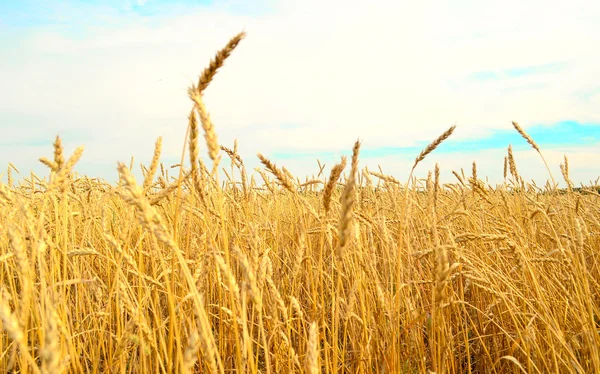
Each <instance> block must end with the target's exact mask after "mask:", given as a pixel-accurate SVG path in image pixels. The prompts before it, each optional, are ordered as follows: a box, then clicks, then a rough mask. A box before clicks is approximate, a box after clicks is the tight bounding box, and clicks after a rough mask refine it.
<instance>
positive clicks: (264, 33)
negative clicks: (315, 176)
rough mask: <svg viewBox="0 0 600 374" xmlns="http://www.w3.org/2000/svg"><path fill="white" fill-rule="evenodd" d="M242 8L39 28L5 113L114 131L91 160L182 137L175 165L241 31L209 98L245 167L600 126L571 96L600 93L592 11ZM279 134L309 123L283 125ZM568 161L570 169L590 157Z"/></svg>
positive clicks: (13, 76)
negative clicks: (195, 113)
mask: <svg viewBox="0 0 600 374" xmlns="http://www.w3.org/2000/svg"><path fill="white" fill-rule="evenodd" d="M139 2H140V1H138V3H139ZM141 2H144V1H141ZM232 4H235V2H229V8H227V6H226V5H223V4H221V5H219V6H215V7H199V8H194V9H193V10H190V11H189V12H187V13H186V14H180V15H172V14H170V15H167V16H162V17H161V16H157V17H154V18H149V19H148V18H142V17H131V15H126V16H123V15H119V14H118V13H117V12H115V13H110V12H107V13H105V14H103V17H105V18H107V17H108V16H110V19H111V20H112V22H110V23H107V24H106V25H105V26H102V25H100V26H99V25H95V26H94V27H90V28H87V29H86V28H84V27H83V25H79V26H81V32H80V33H77V34H74V33H72V32H70V33H67V32H65V31H63V30H61V29H53V28H51V27H50V28H47V29H44V30H43V31H37V32H34V33H33V34H32V35H31V36H27V37H24V38H26V39H25V40H24V42H23V43H21V44H19V43H17V44H15V47H14V48H15V49H12V50H5V51H2V50H0V57H1V58H0V80H1V81H2V82H3V86H4V88H5V89H4V90H2V91H1V92H0V113H9V114H23V113H30V114H31V113H36V114H41V115H44V116H49V117H50V118H54V119H55V121H56V122H54V121H47V122H45V123H39V124H37V126H39V127H40V128H45V129H53V128H61V126H62V123H66V122H70V123H71V122H74V123H77V124H78V125H77V126H79V127H80V128H83V129H90V131H92V130H93V129H95V131H96V132H97V131H98V129H101V131H102V132H104V133H112V134H114V136H112V138H111V140H110V141H107V140H102V139H93V138H90V139H89V140H88V141H86V142H85V143H86V144H87V149H86V152H87V153H88V155H89V154H91V155H96V156H89V157H93V158H94V159H96V158H100V157H101V156H102V155H103V154H106V150H107V149H109V150H110V154H111V155H115V154H118V155H121V154H136V156H140V157H141V156H143V155H140V153H141V152H142V151H143V152H147V150H148V149H150V152H151V149H152V142H153V141H154V139H155V138H156V137H158V136H160V135H163V136H165V139H172V140H170V143H169V144H170V145H169V147H168V148H167V147H165V154H166V155H171V156H176V155H178V154H179V153H180V150H181V144H180V143H181V140H182V137H183V135H184V134H185V126H186V117H187V115H188V112H189V109H190V103H189V99H188V98H187V96H186V88H187V86H188V85H189V84H190V83H191V82H193V81H195V80H196V78H197V76H198V74H200V72H201V71H202V69H203V68H204V67H205V66H206V65H207V64H208V62H209V60H210V59H211V58H212V56H213V55H214V52H215V51H216V50H218V49H219V48H221V47H222V46H223V45H224V44H225V43H226V41H227V40H228V38H229V37H231V36H232V35H234V34H235V33H237V32H239V31H240V30H242V29H245V30H246V31H247V32H248V37H247V39H246V40H244V41H243V42H242V43H241V44H240V46H239V47H238V49H237V50H236V51H235V52H234V53H233V55H232V57H231V58H230V59H229V60H228V61H227V62H226V66H225V67H224V68H223V69H222V71H221V72H219V74H218V75H217V77H216V78H215V80H214V82H213V83H212V84H211V86H210V87H209V89H208V91H207V93H206V101H207V105H208V108H209V110H210V112H211V116H212V118H213V120H214V122H215V125H216V128H217V131H218V133H219V136H220V139H221V140H222V141H223V142H225V143H226V144H231V143H232V141H233V138H234V137H237V138H238V139H239V141H240V147H241V149H244V150H246V152H247V154H248V155H249V156H250V157H252V156H253V155H254V154H256V152H259V151H260V152H263V153H265V154H268V153H269V152H270V151H272V150H274V149H277V148H298V149H323V148H329V149H333V150H342V149H343V150H346V149H349V148H350V147H351V145H352V143H353V141H354V140H355V139H356V138H360V139H361V140H363V144H364V145H365V146H368V147H369V148H374V147H377V146H407V145H414V143H415V141H423V140H425V141H427V140H431V139H433V138H435V137H436V136H438V135H439V134H440V133H441V132H442V131H444V130H445V129H447V128H448V127H449V126H450V125H451V124H452V123H454V122H456V123H457V125H458V128H457V131H456V133H455V135H454V136H453V138H454V140H459V139H461V138H462V139H465V138H472V137H477V136H481V135H483V134H487V133H489V131H490V129H497V128H510V121H511V120H517V121H519V122H520V123H521V124H522V125H523V126H524V127H527V126H528V125H531V124H538V123H543V124H547V123H554V122H557V121H561V120H567V119H570V120H578V121H582V122H596V123H598V122H600V115H599V114H598V111H597V108H598V105H597V104H598V95H596V96H594V97H592V98H591V99H588V100H582V99H581V98H579V97H577V95H575V92H579V91H582V90H590V89H593V88H595V87H598V86H600V78H599V77H600V75H599V74H598V73H600V68H599V66H600V64H599V62H600V52H598V50H597V49H596V48H593V46H595V45H598V43H599V42H600V26H598V24H597V20H598V19H600V6H599V5H597V3H596V2H593V1H575V2H570V3H569V4H566V3H565V4H564V6H559V5H558V4H557V5H554V6H549V5H548V4H547V3H546V2H542V1H529V2H526V3H524V2H521V1H515V0H510V1H504V2H485V3H482V2H477V1H466V0H465V1H452V2H449V1H443V2H442V1H435V2H434V1H423V2H417V3H401V2H398V1H391V0H389V1H388V0H385V1H373V2H364V1H349V0H346V1H341V0H336V1H322V0H319V1H317V0H309V1H301V2H300V1H291V0H289V1H288V0H283V1H274V0H272V1H271V2H268V4H270V5H271V6H272V7H273V8H272V9H270V10H269V11H266V12H264V14H261V15H256V16H252V17H251V16H243V15H239V14H232V13H231V12H228V11H227V10H226V9H231V8H232V7H233V5H232ZM139 5H143V4H139ZM147 5H150V4H147ZM553 62H564V63H565V64H566V65H565V66H566V67H565V68H564V69H563V70H561V71H559V72H556V73H547V74H540V75H531V76H524V77H521V78H512V79H502V80H497V81H486V82H473V81H471V80H468V79H467V78H468V77H469V75H470V74H471V73H473V72H477V71H502V70H505V69H509V68H520V67H527V66H536V65H542V64H547V63H553ZM6 118H8V117H6ZM11 118H12V117H11ZM280 124H297V125H299V126H300V127H299V128H296V129H279V130H274V129H273V128H274V127H273V126H278V125H280ZM267 125H268V126H267ZM71 126H74V125H71ZM9 138H10V134H9ZM51 141H52V139H49V143H50V142H51ZM65 141H66V142H68V141H69V139H65ZM142 141H143V142H144V144H140V143H142ZM148 142H150V143H149V144H146V143H148ZM572 151H573V152H574V153H573V157H577V155H578V154H581V153H582V152H584V151H583V150H580V149H578V148H574V149H573V150H572ZM492 153H493V152H492ZM490 154H491V153H490ZM485 155H486V153H484V152H482V153H478V154H477V155H473V157H476V158H477V159H479V158H482V159H484V158H485V157H486V156H485ZM28 156H29V157H30V158H31V160H32V161H33V160H35V159H37V157H38V156H39V155H37V154H35V155H34V154H31V155H28ZM148 157H150V155H148ZM457 157H458V158H457ZM469 157H471V155H469ZM490 157H491V156H490ZM596 159H597V158H596ZM391 160H394V158H391ZM444 160H445V161H444V162H446V164H447V167H448V168H451V167H452V166H453V165H450V164H449V162H450V161H449V160H454V161H453V162H457V163H458V162H459V161H461V160H462V159H461V158H460V157H459V156H456V157H454V156H452V157H450V156H449V157H446V155H444ZM585 160H588V161H587V162H588V163H589V162H590V161H589V160H592V159H591V158H587V159H586V158H583V159H582V161H583V162H582V163H581V164H579V167H580V168H585V167H587V166H589V165H586V164H585V162H586V161H585ZM381 161H383V159H382V160H381ZM33 162H35V161H33ZM111 162H112V161H111ZM390 162H391V163H393V161H390ZM286 163H287V160H286ZM491 163H492V162H491V161H490V164H491ZM497 163H498V164H499V165H501V164H502V159H501V158H500V159H499V160H497ZM469 165H470V162H468V163H467V164H466V165H462V164H461V165H454V168H456V167H457V166H458V167H460V166H462V167H466V168H469V167H470V166H469ZM404 166H405V165H403V166H402V167H404ZM538 169H539V168H538V166H537V165H536V166H531V170H523V174H526V172H527V171H529V172H531V173H532V174H536V175H537V174H538V173H537V170H538ZM573 170H576V166H574V169H573ZM582 170H583V169H582ZM311 171H312V170H304V169H299V170H297V172H298V173H305V172H311ZM398 171H400V170H398ZM581 177H582V178H584V179H585V178H587V179H592V177H593V176H591V175H590V176H584V175H582V176H581ZM542 178H544V177H543V176H542ZM587 179H586V180H587Z"/></svg>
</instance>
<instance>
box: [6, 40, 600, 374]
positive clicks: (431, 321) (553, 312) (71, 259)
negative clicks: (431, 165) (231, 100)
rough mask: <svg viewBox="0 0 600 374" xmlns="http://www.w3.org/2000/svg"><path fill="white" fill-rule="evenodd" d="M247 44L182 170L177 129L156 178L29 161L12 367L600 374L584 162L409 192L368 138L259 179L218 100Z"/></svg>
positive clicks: (422, 185)
mask: <svg viewBox="0 0 600 374" xmlns="http://www.w3.org/2000/svg"><path fill="white" fill-rule="evenodd" d="M243 37H244V34H243V33H241V34H238V35H237V36H235V37H234V38H232V39H231V40H230V42H229V43H228V44H227V45H226V47H225V48H223V49H222V50H221V51H219V52H218V53H217V55H216V56H215V58H214V59H213V60H212V61H211V63H210V64H209V66H208V67H207V68H206V69H205V70H204V72H203V73H202V74H201V76H200V79H199V81H198V83H197V84H195V85H193V86H192V87H190V89H189V91H188V94H189V98H190V99H191V101H192V104H193V105H192V110H191V111H190V113H189V125H188V131H187V135H186V146H185V147H184V149H183V152H182V160H181V163H180V164H178V165H164V164H163V163H162V162H161V160H160V156H161V146H162V139H161V138H159V139H158V140H157V142H156V144H155V151H154V156H153V158H152V162H151V164H149V165H141V170H142V174H143V176H144V178H143V180H135V178H134V177H133V176H132V170H133V169H134V168H136V167H137V166H135V165H134V160H132V161H131V162H130V163H129V165H126V164H124V163H120V164H119V165H118V170H117V171H118V175H119V178H120V180H119V182H118V183H117V184H115V185H111V184H108V183H107V182H105V181H103V180H99V179H94V178H90V177H87V176H82V175H78V174H76V173H74V172H73V168H74V166H75V165H76V163H77V161H78V160H79V158H80V157H81V156H82V153H83V148H78V149H77V150H76V151H75V152H74V153H73V154H72V155H70V156H69V155H65V154H64V153H63V146H62V144H61V139H60V138H59V137H57V138H56V140H55V142H54V155H53V156H52V157H49V158H41V159H40V161H41V162H42V163H44V164H45V165H46V166H48V168H49V170H50V173H49V177H43V176H39V175H34V174H32V175H30V176H27V177H24V178H21V179H20V180H19V181H16V180H15V172H16V171H18V169H17V167H18V166H15V165H12V164H10V165H9V167H8V169H7V171H6V172H5V176H6V177H7V180H8V183H7V184H1V185H0V205H1V207H2V209H1V210H0V237H1V240H0V265H1V269H0V287H1V288H0V296H1V297H0V318H1V326H2V334H1V336H0V370H1V371H2V372H21V373H40V372H41V373H62V372H77V373H107V372H122V373H221V374H222V373H226V372H232V371H235V372H239V373H288V372H290V373H291V372H295V373H311V374H314V373H427V372H429V373H520V372H526V373H551V372H561V373H564V372H576V373H594V372H600V334H599V332H600V302H599V301H600V300H599V295H598V292H599V290H600V286H599V284H598V283H599V282H600V270H599V267H598V266H599V264H598V263H599V259H598V256H599V253H600V251H599V249H600V195H599V193H598V192H599V190H598V187H597V186H581V187H578V188H575V186H574V185H573V183H572V182H571V181H570V179H569V165H568V159H567V158H566V157H565V160H564V164H562V165H561V171H562V178H563V179H564V182H565V183H566V185H567V186H568V187H567V188H566V189H558V188H557V182H556V180H555V179H554V176H552V175H551V174H550V173H549V182H548V183H547V184H546V185H545V186H536V185H535V184H532V183H526V182H525V179H524V177H522V176H521V175H520V174H519V172H518V165H517V164H516V163H515V160H514V158H513V155H512V149H511V148H510V147H509V149H508V152H507V156H506V158H505V160H504V165H505V167H504V183H503V184H502V185H500V186H495V187H492V186H490V185H488V184H487V183H486V182H485V181H484V179H482V178H481V177H480V175H481V174H484V173H485V170H477V165H476V164H475V163H473V166H472V170H471V171H469V172H468V173H465V172H464V171H462V170H461V171H457V172H454V175H455V177H456V181H455V183H446V184H442V183H441V182H440V178H439V172H440V171H439V168H438V167H437V166H436V168H435V169H434V170H432V171H430V172H429V176H428V177H427V179H424V180H422V179H417V178H416V177H413V173H411V176H410V177H409V178H408V180H407V181H398V180H397V179H395V178H394V177H393V176H390V175H386V174H385V173H384V171H382V170H379V171H378V172H375V171H370V170H369V169H368V167H367V166H366V165H361V162H360V148H361V144H360V142H359V141H357V142H356V143H355V144H354V145H352V144H349V145H348V146H349V148H352V157H351V158H350V159H346V158H344V157H342V158H341V159H340V161H339V163H338V164H337V165H334V166H333V167H326V165H322V164H321V163H320V162H319V166H320V168H319V170H316V171H315V175H314V176H313V177H312V178H307V179H306V180H300V179H299V178H296V177H294V176H293V175H291V173H290V172H289V171H288V170H287V169H286V168H285V167H284V166H281V165H276V163H275V161H274V160H269V159H268V158H266V157H265V156H263V155H261V154H259V155H257V157H258V158H259V159H260V161H261V163H262V165H263V168H262V169H257V170H255V171H253V170H246V168H245V165H244V160H243V159H242V158H241V157H240V155H239V154H238V151H237V142H236V143H235V144H234V145H233V147H232V148H229V147H227V146H223V145H220V144H219V142H218V138H217V132H216V129H215V126H213V124H212V122H211V119H210V115H209V112H208V110H207V108H206V106H205V104H204V101H203V91H204V90H205V89H206V87H207V86H208V85H209V83H210V82H211V80H212V78H213V77H214V75H215V74H216V72H217V70H218V69H219V68H220V67H221V66H222V65H223V63H224V61H225V59H226V58H227V57H228V56H229V55H230V54H231V53H232V51H233V50H234V49H235V47H236V46H237V45H238V43H239V42H240V41H241V40H242V39H243ZM513 126H514V128H515V130H516V131H518V132H519V133H520V134H521V136H522V137H523V138H524V141H527V142H528V143H529V144H530V145H531V146H532V148H533V149H534V150H535V151H536V152H537V153H538V154H539V156H540V165H544V164H546V161H545V160H544V158H543V150H541V149H540V147H539V146H538V145H537V144H536V142H535V140H534V139H532V138H531V137H529V135H527V133H526V132H525V131H524V130H523V129H522V128H521V126H520V125H519V124H518V123H516V122H513ZM442 130H443V129H442ZM453 131H454V127H451V128H449V129H448V130H446V131H445V132H442V131H440V133H441V135H440V136H439V137H438V138H437V139H435V140H434V141H433V142H432V143H431V144H430V145H429V146H427V147H426V148H425V149H423V151H422V152H421V153H420V154H419V155H416V156H417V157H416V159H415V162H414V166H413V168H412V171H415V170H416V169H417V168H418V165H419V163H420V162H421V161H423V160H424V159H425V158H426V157H427V156H428V155H429V154H430V153H431V152H435V149H436V148H437V147H438V146H441V145H442V143H443V142H444V141H445V140H446V139H448V138H449V137H451V136H452V133H453ZM200 133H202V134H203V136H204V138H205V142H200ZM242 141H244V140H243V139H242ZM201 143H202V144H201ZM205 147H206V148H205ZM200 152H208V155H209V157H210V159H211V161H212V165H206V164H205V163H204V162H202V160H201V158H200V157H199V153H200ZM545 166H546V168H548V165H547V164H546V165H545ZM548 171H550V170H549V169H548ZM221 173H223V174H221ZM222 175H225V178H222V177H220V176H222Z"/></svg>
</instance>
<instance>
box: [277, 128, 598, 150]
mask: <svg viewBox="0 0 600 374" xmlns="http://www.w3.org/2000/svg"><path fill="white" fill-rule="evenodd" d="M525 131H526V132H527V133H528V134H529V135H530V136H531V137H532V138H533V139H534V140H535V142H536V143H537V144H538V145H539V146H540V148H542V150H543V149H544V148H555V147H558V146H560V147H569V146H590V145H593V144H595V143H598V142H600V124H582V123H579V122H576V121H563V122H559V123H557V124H554V125H550V126H542V125H538V126H532V127H529V128H527V129H526V130H525ZM427 144H429V143H428V142H421V143H420V145H418V146H411V147H380V148H368V147H363V148H361V151H360V155H361V157H363V158H377V157H385V156H392V155H417V154H418V153H419V152H421V150H422V149H423V148H424V147H426V146H427ZM509 144H512V147H513V149H515V150H524V149H528V148H530V145H529V144H527V142H526V141H525V140H524V139H523V138H522V137H521V135H519V133H518V132H517V131H516V130H515V129H514V128H513V127H512V125H511V124H510V123H507V127H506V129H502V130H496V131H493V132H492V135H490V136H487V137H483V138H479V139H471V140H463V141H455V140H453V139H452V138H450V139H448V140H447V141H445V142H444V143H443V144H442V145H441V146H440V147H439V148H438V149H436V151H435V152H437V153H455V152H479V151H484V150H489V149H504V148H507V147H508V145H509ZM347 153H349V151H347V152H334V151H327V150H323V151H313V152H306V151H301V150H298V151H278V152H274V153H273V157H275V158H276V159H292V158H319V159H332V158H336V157H339V156H340V155H341V154H347Z"/></svg>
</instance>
